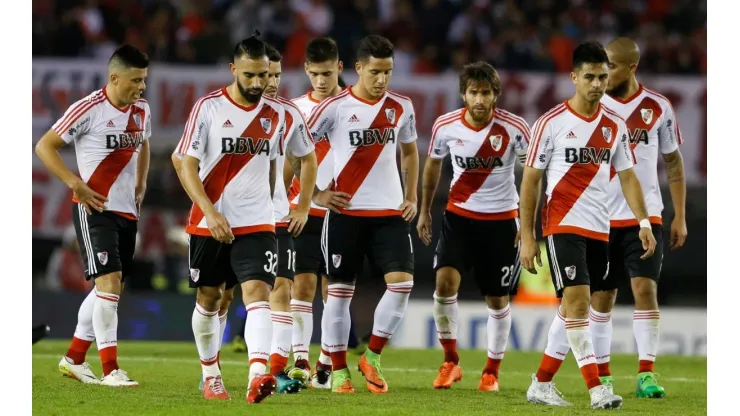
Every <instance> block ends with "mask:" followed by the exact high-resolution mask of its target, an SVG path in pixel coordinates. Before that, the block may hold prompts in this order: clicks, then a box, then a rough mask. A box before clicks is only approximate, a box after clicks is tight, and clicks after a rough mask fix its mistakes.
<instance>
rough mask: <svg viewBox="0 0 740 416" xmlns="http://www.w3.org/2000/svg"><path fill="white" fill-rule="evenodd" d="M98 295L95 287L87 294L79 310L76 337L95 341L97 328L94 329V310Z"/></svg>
mask: <svg viewBox="0 0 740 416" xmlns="http://www.w3.org/2000/svg"><path fill="white" fill-rule="evenodd" d="M97 298H98V296H97V294H96V292H95V288H93V290H91V291H90V293H88V294H87V297H86V298H85V300H83V301H82V304H81V305H80V310H79V311H77V327H76V328H75V333H74V337H75V338H78V339H81V340H85V341H95V330H94V329H93V310H94V309H95V299H97Z"/></svg>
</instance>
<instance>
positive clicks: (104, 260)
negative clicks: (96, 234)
mask: <svg viewBox="0 0 740 416" xmlns="http://www.w3.org/2000/svg"><path fill="white" fill-rule="evenodd" d="M98 261H99V262H100V264H102V265H103V266H105V265H106V264H108V252H107V251H101V252H100V253H98Z"/></svg>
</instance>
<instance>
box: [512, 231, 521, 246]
mask: <svg viewBox="0 0 740 416" xmlns="http://www.w3.org/2000/svg"><path fill="white" fill-rule="evenodd" d="M521 239H522V232H521V231H519V230H517V231H516V235H515V236H514V247H519V242H520V241H521Z"/></svg>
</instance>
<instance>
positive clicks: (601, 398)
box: [520, 42, 655, 409]
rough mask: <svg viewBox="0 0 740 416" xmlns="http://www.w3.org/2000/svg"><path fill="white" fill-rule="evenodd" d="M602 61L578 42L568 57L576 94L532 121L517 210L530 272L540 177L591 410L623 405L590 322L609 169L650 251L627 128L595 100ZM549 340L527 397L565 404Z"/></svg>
mask: <svg viewBox="0 0 740 416" xmlns="http://www.w3.org/2000/svg"><path fill="white" fill-rule="evenodd" d="M608 63H609V59H608V58H607V55H606V52H605V51H604V48H603V47H602V46H601V45H600V44H599V43H596V42H587V43H583V44H581V45H579V46H578V47H577V48H576V49H575V51H574V52H573V72H571V79H572V80H573V84H575V86H576V92H575V94H574V95H573V97H572V98H570V99H569V100H567V101H565V102H563V103H562V104H560V105H558V106H556V107H554V108H553V109H552V110H550V111H549V112H547V113H545V114H544V115H543V116H542V117H540V118H539V119H538V120H537V122H536V123H535V124H534V128H533V131H534V135H533V138H532V144H531V146H530V147H529V151H528V154H527V161H526V166H525V168H524V176H523V178H522V186H521V209H520V210H521V221H522V231H521V263H522V267H524V268H525V269H527V270H529V271H530V272H532V273H536V272H537V271H536V269H535V267H534V260H535V258H537V260H538V262H539V265H540V266H542V262H541V260H540V259H539V246H538V243H537V241H536V239H535V234H534V212H535V208H536V201H537V189H538V187H539V183H540V181H541V180H542V176H543V175H544V174H545V173H546V174H547V191H546V194H547V201H546V203H545V204H546V205H545V207H544V208H543V210H542V216H543V217H542V227H543V235H544V236H545V237H546V238H547V255H548V258H549V260H550V273H551V275H552V279H553V284H554V286H555V290H556V291H557V295H558V297H560V298H562V304H561V306H560V308H559V312H558V313H559V314H561V315H562V316H563V318H564V319H565V331H566V336H567V339H568V345H569V346H570V348H571V349H572V350H573V355H574V356H575V358H576V362H577V363H578V366H579V367H580V369H581V374H582V375H583V378H584V380H585V382H586V385H587V387H588V389H589V393H590V396H591V407H592V408H595V409H606V408H619V407H621V405H622V397H620V396H617V395H615V394H613V393H612V392H611V391H610V390H609V389H608V388H607V387H606V386H604V385H602V384H601V380H600V379H599V374H598V368H597V365H596V357H595V355H594V347H593V342H592V339H591V331H590V329H589V324H588V310H589V303H590V294H591V290H600V289H601V284H602V283H603V281H604V280H603V278H604V277H605V276H606V273H607V269H608V267H609V257H608V255H609V252H608V251H609V248H608V245H609V212H608V206H607V202H608V200H607V193H608V188H609V181H610V174H611V172H615V173H616V174H617V175H618V176H619V179H620V182H621V186H622V191H623V192H624V195H625V198H626V200H627V203H628V204H629V207H630V209H631V210H632V212H633V213H634V214H635V217H637V218H638V219H639V224H640V231H639V238H640V241H641V249H642V250H644V253H643V254H642V257H643V258H648V257H650V256H651V255H652V254H653V252H654V251H655V238H654V237H653V233H652V229H651V227H650V221H649V220H648V215H647V210H646V208H645V199H644V197H643V194H642V188H641V187H640V182H639V181H638V180H637V177H636V175H635V173H634V171H633V169H632V166H633V163H634V161H633V155H632V152H631V151H630V149H629V142H628V137H627V126H626V125H625V122H624V119H622V118H621V117H620V116H619V115H617V114H616V113H615V112H614V111H612V110H610V109H609V108H607V107H606V106H603V105H601V102H600V100H601V98H602V96H603V95H604V91H605V90H606V87H607V82H608V78H609V68H608ZM555 320H556V321H560V318H559V317H556V318H555ZM561 322H562V321H561ZM553 325H556V324H555V323H553ZM551 333H552V328H551ZM551 341H552V340H551V339H550V337H548V346H547V349H546V350H545V355H544V357H543V360H542V361H543V363H542V364H541V366H540V369H539V371H538V372H537V374H536V375H534V374H533V375H532V384H531V385H530V387H529V389H528V390H527V400H529V401H530V402H533V403H543V404H548V405H555V406H568V405H570V403H568V402H566V401H565V400H564V399H563V398H562V397H561V396H560V395H559V394H558V392H557V390H556V389H555V388H554V386H553V384H552V375H554V373H555V371H556V370H557V368H556V367H557V366H559V364H560V363H561V362H562V361H561V360H559V358H553V357H557V356H558V355H557V353H558V352H560V351H558V347H560V348H562V346H559V345H552V343H551ZM566 352H567V350H566ZM563 357H564V355H563ZM553 362H556V365H553ZM553 367H555V368H553ZM553 370H555V371H553Z"/></svg>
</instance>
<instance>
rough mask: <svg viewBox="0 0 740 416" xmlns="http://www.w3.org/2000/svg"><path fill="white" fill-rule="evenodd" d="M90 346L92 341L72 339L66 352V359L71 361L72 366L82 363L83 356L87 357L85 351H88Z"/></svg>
mask: <svg viewBox="0 0 740 416" xmlns="http://www.w3.org/2000/svg"><path fill="white" fill-rule="evenodd" d="M90 345H92V341H85V340H84V339H79V338H77V337H72V342H71V343H70V345H69V349H68V350H67V358H69V359H70V360H72V364H74V365H80V364H82V363H84V362H85V356H86V355H87V350H88V349H90Z"/></svg>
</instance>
